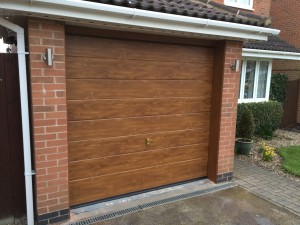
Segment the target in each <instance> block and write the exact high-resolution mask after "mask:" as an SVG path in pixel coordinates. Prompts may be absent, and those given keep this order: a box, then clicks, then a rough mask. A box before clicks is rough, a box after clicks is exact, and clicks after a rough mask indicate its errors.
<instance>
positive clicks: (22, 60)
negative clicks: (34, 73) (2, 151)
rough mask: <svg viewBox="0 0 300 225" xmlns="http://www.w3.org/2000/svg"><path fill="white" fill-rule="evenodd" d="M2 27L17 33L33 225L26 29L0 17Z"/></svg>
mask: <svg viewBox="0 0 300 225" xmlns="http://www.w3.org/2000/svg"><path fill="white" fill-rule="evenodd" d="M0 25H2V26H4V27H6V28H8V29H10V30H12V31H14V32H16V33H17V41H18V65H19V80H20V99H21V116H22V131H23V152H24V167H25V172H24V175H25V188H26V209H27V224H28V225H33V224H34V212H33V192H32V175H33V174H34V173H33V172H32V168H31V144H30V127H29V110H28V89H27V75H26V58H25V54H26V52H25V37H24V29H23V28H22V27H19V26H17V25H15V24H13V23H11V22H9V21H7V20H5V19H3V18H1V17H0Z"/></svg>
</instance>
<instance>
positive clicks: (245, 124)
mask: <svg viewBox="0 0 300 225" xmlns="http://www.w3.org/2000/svg"><path fill="white" fill-rule="evenodd" d="M240 124H242V125H241V126H240V127H239V134H240V136H239V137H241V138H245V139H252V138H253V135H254V118H253V113H252V112H251V110H250V109H248V108H247V107H246V108H245V109H244V110H243V111H242V113H241V118H240Z"/></svg>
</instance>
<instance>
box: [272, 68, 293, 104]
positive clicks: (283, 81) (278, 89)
mask: <svg viewBox="0 0 300 225" xmlns="http://www.w3.org/2000/svg"><path fill="white" fill-rule="evenodd" d="M288 80H289V78H288V76H287V75H286V74H280V73H278V74H273V75H272V79H271V87H270V100H274V101H278V102H281V103H283V102H284V101H285V97H286V93H287V85H288Z"/></svg>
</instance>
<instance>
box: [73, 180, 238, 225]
mask: <svg viewBox="0 0 300 225" xmlns="http://www.w3.org/2000/svg"><path fill="white" fill-rule="evenodd" d="M234 186H235V184H234V183H226V184H223V185H219V186H216V187H212V188H209V189H205V190H200V191H194V192H191V193H188V194H182V195H177V196H174V197H170V198H165V199H162V200H158V201H154V202H149V203H145V204H141V205H138V206H136V207H131V208H127V209H122V210H119V211H116V212H111V213H107V214H104V215H100V216H95V217H92V218H88V219H84V220H80V221H77V222H74V223H69V224H68V225H90V224H94V223H97V222H101V221H104V220H110V219H113V218H116V217H119V216H124V215H127V214H130V213H134V212H138V211H141V210H144V209H149V208H152V207H154V206H159V205H163V204H167V203H171V202H175V201H179V200H183V199H188V198H193V197H197V196H200V195H204V194H207V193H211V192H215V191H218V190H222V189H227V188H231V187H234Z"/></svg>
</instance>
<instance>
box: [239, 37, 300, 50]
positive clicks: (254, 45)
mask: <svg viewBox="0 0 300 225" xmlns="http://www.w3.org/2000/svg"><path fill="white" fill-rule="evenodd" d="M244 48H250V49H259V50H270V51H281V52H299V53H300V49H298V48H296V47H295V46H293V45H291V44H289V43H288V42H286V41H284V40H282V39H280V38H279V37H276V36H270V37H269V38H268V40H267V41H248V42H244Z"/></svg>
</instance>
